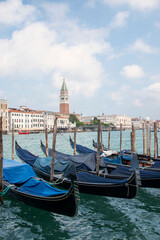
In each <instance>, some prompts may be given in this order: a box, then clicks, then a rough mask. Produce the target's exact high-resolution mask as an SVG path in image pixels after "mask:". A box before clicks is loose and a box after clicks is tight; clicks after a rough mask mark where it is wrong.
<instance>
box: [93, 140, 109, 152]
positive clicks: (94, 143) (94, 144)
mask: <svg viewBox="0 0 160 240" xmlns="http://www.w3.org/2000/svg"><path fill="white" fill-rule="evenodd" d="M100 146H101V143H100ZM102 146H103V151H108V148H107V147H105V146H104V145H103V144H102ZM93 147H94V148H96V149H97V143H96V142H95V141H94V140H93ZM101 150H102V149H101Z"/></svg>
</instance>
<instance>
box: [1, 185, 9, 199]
mask: <svg viewBox="0 0 160 240" xmlns="http://www.w3.org/2000/svg"><path fill="white" fill-rule="evenodd" d="M11 187H12V185H9V186H8V187H6V188H5V189H4V190H3V191H2V192H0V197H3V196H4V195H5V194H6V193H7V192H8V190H9V189H10V188H11Z"/></svg>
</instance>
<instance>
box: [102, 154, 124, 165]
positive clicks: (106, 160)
mask: <svg viewBox="0 0 160 240" xmlns="http://www.w3.org/2000/svg"><path fill="white" fill-rule="evenodd" d="M104 161H105V162H107V163H116V164H122V158H121V156H118V157H117V158H115V159H112V158H106V157H104Z"/></svg>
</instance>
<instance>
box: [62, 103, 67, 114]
mask: <svg viewBox="0 0 160 240" xmlns="http://www.w3.org/2000/svg"><path fill="white" fill-rule="evenodd" d="M60 113H61V114H69V104H68V103H60Z"/></svg>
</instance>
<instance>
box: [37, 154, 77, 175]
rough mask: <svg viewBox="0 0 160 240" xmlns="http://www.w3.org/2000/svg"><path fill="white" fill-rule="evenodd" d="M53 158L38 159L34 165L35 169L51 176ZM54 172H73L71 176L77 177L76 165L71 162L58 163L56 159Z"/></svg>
mask: <svg viewBox="0 0 160 240" xmlns="http://www.w3.org/2000/svg"><path fill="white" fill-rule="evenodd" d="M51 160H52V158H51V157H44V158H37V159H36V161H35V162H34V164H33V167H34V168H35V169H37V170H38V171H40V172H44V173H47V174H50V172H51ZM54 172H55V173H66V176H67V174H68V172H71V174H73V175H76V170H75V167H74V165H73V164H72V163H71V162H65V161H58V160H57V159H55V163H54Z"/></svg>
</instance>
